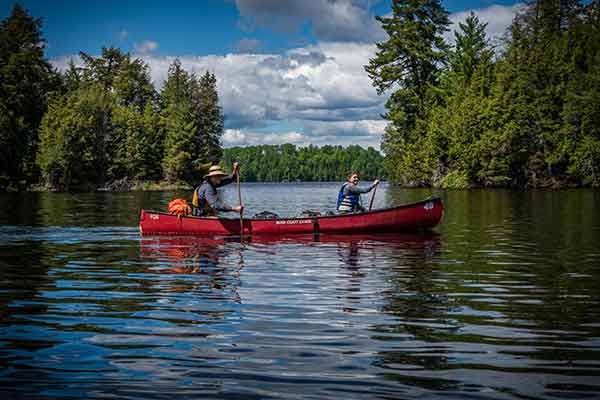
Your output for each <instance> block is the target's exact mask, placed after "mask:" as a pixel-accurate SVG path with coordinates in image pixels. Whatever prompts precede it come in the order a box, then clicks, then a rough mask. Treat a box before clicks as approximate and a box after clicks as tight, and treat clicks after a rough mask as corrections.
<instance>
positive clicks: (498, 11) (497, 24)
mask: <svg viewBox="0 0 600 400" xmlns="http://www.w3.org/2000/svg"><path fill="white" fill-rule="evenodd" d="M524 8H525V4H523V3H517V4H513V5H510V6H502V5H497V4H494V5H491V6H489V7H486V8H479V9H474V10H466V11H460V12H456V13H453V14H451V15H450V21H451V22H452V26H451V27H450V31H449V32H447V34H446V39H447V40H449V41H450V42H454V33H453V31H454V29H458V23H459V22H463V21H464V20H465V19H466V18H467V17H468V16H469V14H470V13H471V11H472V12H473V13H475V15H477V17H478V18H479V20H480V21H481V22H483V23H487V24H488V25H487V30H486V33H487V34H488V37H489V38H490V39H492V41H496V40H498V39H499V38H500V37H502V35H503V34H504V33H505V32H506V29H507V28H508V26H509V25H510V24H511V23H512V21H513V19H514V18H515V15H516V14H517V13H518V12H520V11H522V10H523V9H524Z"/></svg>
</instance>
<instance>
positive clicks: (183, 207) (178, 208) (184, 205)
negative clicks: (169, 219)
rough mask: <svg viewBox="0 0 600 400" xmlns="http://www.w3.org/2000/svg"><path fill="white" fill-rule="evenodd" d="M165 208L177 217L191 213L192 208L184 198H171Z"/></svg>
mask: <svg viewBox="0 0 600 400" xmlns="http://www.w3.org/2000/svg"><path fill="white" fill-rule="evenodd" d="M167 210H168V211H169V214H173V215H177V216H179V217H185V216H186V215H190V214H191V213H192V208H191V207H190V206H189V205H188V202H187V201H186V200H185V199H175V200H173V201H172V202H170V203H169V206H168V208H167Z"/></svg>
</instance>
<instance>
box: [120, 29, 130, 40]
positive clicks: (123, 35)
mask: <svg viewBox="0 0 600 400" xmlns="http://www.w3.org/2000/svg"><path fill="white" fill-rule="evenodd" d="M128 36H129V32H127V31H126V30H125V29H122V30H121V32H119V38H120V39H121V40H125V39H127V37H128Z"/></svg>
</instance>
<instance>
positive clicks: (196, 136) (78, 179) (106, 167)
mask: <svg viewBox="0 0 600 400" xmlns="http://www.w3.org/2000/svg"><path fill="white" fill-rule="evenodd" d="M40 25H41V21H40V20H36V19H33V18H32V17H30V16H29V15H28V14H27V13H26V12H25V10H24V9H23V8H22V7H21V6H19V5H17V6H15V7H14V9H13V12H12V14H11V15H10V16H9V17H8V18H7V19H6V20H5V21H3V22H2V24H1V25H0V146H2V148H3V151H2V152H1V153H0V188H2V187H5V186H7V184H8V182H9V181H11V180H12V181H14V180H15V179H21V178H23V177H28V178H29V179H30V181H35V180H37V179H38V178H39V177H40V175H41V178H42V179H43V181H45V182H46V183H48V184H49V185H50V186H52V187H56V188H63V189H74V188H86V189H92V188H96V187H98V186H104V185H106V184H109V183H111V182H123V181H125V182H131V181H137V180H160V179H163V178H166V179H167V180H170V181H179V180H184V181H188V182H192V181H196V180H198V179H199V178H200V176H201V175H202V174H203V172H204V170H205V169H206V168H207V167H206V165H207V163H208V162H216V161H218V159H219V158H220V156H221V152H222V150H221V135H222V132H223V113H222V110H221V108H220V106H219V104H218V103H219V96H218V93H217V80H216V77H215V76H214V74H212V73H210V72H206V73H205V74H203V75H201V76H196V75H195V74H193V73H188V72H186V71H185V70H184V69H183V68H182V67H181V64H180V63H179V61H178V60H175V61H174V62H173V64H172V65H171V67H170V69H169V76H168V79H167V80H166V82H165V84H164V87H163V88H162V90H161V91H160V92H157V91H156V90H155V89H154V86H153V84H152V82H151V79H150V70H149V67H148V65H147V64H146V63H144V62H143V61H142V60H141V59H139V58H133V57H131V56H130V55H129V54H128V53H124V52H122V51H121V50H119V49H117V48H103V49H102V51H101V54H100V56H98V57H93V56H90V55H88V54H85V53H80V58H81V63H82V65H77V66H76V65H75V64H73V63H71V64H70V65H69V67H68V69H67V70H66V71H65V72H64V73H62V74H59V73H58V72H56V71H54V70H53V68H52V67H51V65H50V64H49V63H48V61H47V60H46V59H45V58H44V46H43V44H44V40H43V38H42V36H41V32H40ZM40 172H41V174H40Z"/></svg>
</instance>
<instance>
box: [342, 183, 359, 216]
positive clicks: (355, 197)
mask: <svg viewBox="0 0 600 400" xmlns="http://www.w3.org/2000/svg"><path fill="white" fill-rule="evenodd" d="M346 185H348V182H346V183H344V184H343V185H342V187H341V188H340V192H339V193H338V199H337V205H336V208H337V210H338V211H356V210H358V206H359V204H360V194H358V193H350V194H348V195H344V189H345V188H346ZM340 207H343V208H344V209H343V210H340Z"/></svg>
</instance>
